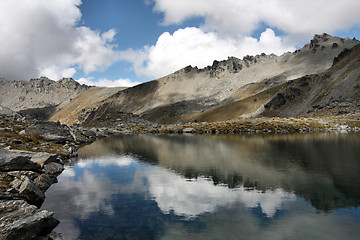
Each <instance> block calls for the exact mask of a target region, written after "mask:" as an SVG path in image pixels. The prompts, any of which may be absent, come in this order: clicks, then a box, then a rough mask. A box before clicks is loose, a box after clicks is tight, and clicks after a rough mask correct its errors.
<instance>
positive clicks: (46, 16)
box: [0, 0, 117, 80]
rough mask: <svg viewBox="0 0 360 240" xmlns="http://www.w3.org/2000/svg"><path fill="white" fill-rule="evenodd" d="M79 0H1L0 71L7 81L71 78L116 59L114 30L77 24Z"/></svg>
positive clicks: (96, 69)
mask: <svg viewBox="0 0 360 240" xmlns="http://www.w3.org/2000/svg"><path fill="white" fill-rule="evenodd" d="M80 4H81V0H61V1H58V0H46V1H44V0H31V1H30V0H1V1H0V22H1V24H0V46H1V49H2V50H1V51H0V75H1V77H4V78H6V79H8V80H13V79H16V80H19V79H23V80H27V79H30V78H33V77H39V76H42V75H44V76H48V77H50V78H53V79H56V80H57V79H59V78H61V77H72V76H73V75H74V74H75V73H76V70H77V69H81V70H83V71H84V73H85V74H88V73H91V72H93V71H101V70H104V69H105V68H106V67H108V66H110V65H112V64H113V63H114V62H115V61H116V60H117V52H116V51H115V50H114V47H115V46H114V44H113V41H114V36H115V33H116V32H115V30H113V29H110V30H109V31H107V32H104V33H101V32H98V31H93V30H91V29H90V28H88V27H84V26H81V27H78V26H77V23H78V22H79V21H80V19H81V12H80V10H79V8H78V6H79V5H80Z"/></svg>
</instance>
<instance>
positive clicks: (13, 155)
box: [0, 149, 41, 172]
mask: <svg viewBox="0 0 360 240" xmlns="http://www.w3.org/2000/svg"><path fill="white" fill-rule="evenodd" d="M32 156H33V153H30V152H21V151H8V150H5V149H0V172H8V171H21V170H27V171H39V170H40V169H41V165H40V164H38V163H36V162H33V161H32V160H31V157H32Z"/></svg>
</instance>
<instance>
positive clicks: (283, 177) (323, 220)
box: [43, 134, 360, 239]
mask: <svg viewBox="0 0 360 240" xmlns="http://www.w3.org/2000/svg"><path fill="white" fill-rule="evenodd" d="M359 143H360V138H359V135H335V134H319V135H315V134H307V135H265V136H264V135H236V136H211V137H210V136H147V135H139V136H114V137H111V138H108V139H103V140H100V141H97V142H94V143H93V144H91V145H89V146H86V147H84V148H83V149H82V150H81V151H80V159H79V161H78V162H76V163H75V164H74V165H73V166H68V167H66V170H65V171H64V173H63V174H62V175H61V176H60V179H59V184H56V185H54V186H52V187H51V189H50V190H49V191H48V192H47V200H46V201H45V203H44V206H43V208H45V209H49V210H52V211H54V212H55V217H56V218H58V219H59V220H60V221H61V224H60V225H59V227H58V228H57V229H56V230H57V231H59V232H61V233H62V234H63V236H64V238H65V239H184V238H188V239H239V238H240V239H280V238H291V239H304V238H309V239H331V238H332V239H351V238H356V237H357V236H358V234H359V233H360V230H359V229H360V216H359V210H358V209H356V207H357V206H358V205H359V202H360V194H359V192H360V188H359V184H360V176H359V174H358V173H359V172H360V150H359V149H358V146H360V144H359Z"/></svg>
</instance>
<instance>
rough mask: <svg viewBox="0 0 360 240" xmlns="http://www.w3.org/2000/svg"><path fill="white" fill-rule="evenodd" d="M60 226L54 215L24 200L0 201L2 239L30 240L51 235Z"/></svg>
mask: <svg viewBox="0 0 360 240" xmlns="http://www.w3.org/2000/svg"><path fill="white" fill-rule="evenodd" d="M58 224H59V221H58V220H56V219H55V218H53V213H51V212H49V211H47V210H39V209H38V208H37V207H35V206H33V205H30V204H28V203H27V202H25V201H23V200H11V201H6V200H0V229H1V232H0V239H6V240H12V239H14V240H22V239H24V240H28V239H35V238H40V237H41V236H46V235H47V234H49V233H51V231H52V230H53V229H54V228H55V227H56V226H57V225H58Z"/></svg>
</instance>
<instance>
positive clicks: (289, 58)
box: [60, 34, 359, 124]
mask: <svg viewBox="0 0 360 240" xmlns="http://www.w3.org/2000/svg"><path fill="white" fill-rule="evenodd" d="M358 43H359V41H357V40H356V39H343V38H339V37H332V36H330V35H327V34H323V35H315V37H314V38H313V39H312V40H311V42H310V43H309V44H306V45H305V46H304V47H303V48H301V49H300V50H297V51H295V52H293V53H290V52H288V53H285V54H283V55H281V56H276V55H265V54H261V55H257V56H246V57H244V58H243V59H238V58H235V57H229V59H228V60H224V61H220V62H219V61H214V63H213V65H212V66H208V67H206V68H204V69H198V68H197V67H191V66H188V67H185V68H183V69H181V70H179V71H177V72H175V73H173V74H170V75H168V76H165V77H163V78H160V79H158V80H154V81H151V82H147V83H144V84H140V85H138V86H135V87H132V88H128V89H126V90H124V91H119V92H117V93H116V94H114V95H112V96H111V97H109V98H107V99H105V100H103V101H102V102H101V104H98V105H97V106H96V108H95V109H94V110H93V112H92V113H91V114H88V118H87V119H86V120H85V121H87V122H92V123H93V124H96V122H98V121H106V119H116V118H121V113H123V112H130V113H133V114H137V115H139V116H142V117H144V118H145V119H148V120H152V121H154V122H163V123H172V122H178V121H181V122H184V121H190V120H195V119H196V120H203V121H208V120H217V119H212V118H211V117H207V116H206V115H203V116H198V114H199V113H202V112H206V111H209V110H210V111H211V109H214V108H216V107H220V106H231V104H237V103H238V102H239V101H243V102H246V101H248V102H247V105H249V106H251V109H250V111H238V110H236V111H235V112H234V113H232V111H233V109H232V108H229V109H228V110H229V111H230V112H228V110H226V114H225V112H224V113H222V114H221V115H229V114H230V115H231V114H232V116H229V117H228V118H229V119H236V118H239V117H251V116H260V115H261V114H263V112H264V111H263V110H264V109H263V108H264V105H265V104H266V103H267V102H268V101H269V100H270V99H273V96H274V95H276V94H277V92H278V91H280V89H282V88H283V87H284V86H283V84H285V83H287V82H288V81H290V80H295V79H299V78H301V77H303V76H306V75H312V74H322V73H323V72H325V71H327V70H328V69H329V68H330V67H331V66H332V65H333V63H334V59H335V58H336V57H338V55H339V54H340V53H342V52H343V51H344V49H351V48H352V47H354V46H355V45H357V44H358ZM256 94H260V95H259V96H258V99H256V100H255V99H252V101H249V99H247V98H248V97H251V96H253V95H256ZM258 100H260V101H258ZM229 104H230V105H229ZM224 111H225V109H224ZM279 111H280V110H279ZM289 111H290V110H289ZM291 112H292V111H291ZM300 112H302V111H299V114H300ZM208 113H211V112H208ZM268 114H270V113H268ZM210 115H214V113H211V114H210ZM218 115H219V114H218ZM270 115H271V114H270ZM283 115H284V116H285V115H287V114H283ZM297 115H298V114H297ZM197 116H198V117H199V118H200V119H197V118H195V117H197ZM222 119H223V118H222ZM60 120H61V119H60Z"/></svg>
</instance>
